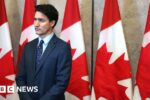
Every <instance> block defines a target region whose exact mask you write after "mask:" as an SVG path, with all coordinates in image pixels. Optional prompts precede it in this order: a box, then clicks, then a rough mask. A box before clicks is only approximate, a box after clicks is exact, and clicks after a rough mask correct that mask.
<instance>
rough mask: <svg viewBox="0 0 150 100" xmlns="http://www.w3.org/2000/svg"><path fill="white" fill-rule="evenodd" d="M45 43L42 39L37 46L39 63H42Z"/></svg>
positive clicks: (37, 60) (37, 61)
mask: <svg viewBox="0 0 150 100" xmlns="http://www.w3.org/2000/svg"><path fill="white" fill-rule="evenodd" d="M43 43H44V41H43V40H41V41H40V43H39V45H38V46H37V59H36V63H37V65H38V64H39V63H40V60H41V57H42V52H43Z"/></svg>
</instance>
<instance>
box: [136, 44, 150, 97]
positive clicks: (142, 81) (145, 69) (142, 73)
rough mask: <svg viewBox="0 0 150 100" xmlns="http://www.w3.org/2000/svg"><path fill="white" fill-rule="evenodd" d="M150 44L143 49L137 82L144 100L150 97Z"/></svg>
mask: <svg viewBox="0 0 150 100" xmlns="http://www.w3.org/2000/svg"><path fill="white" fill-rule="evenodd" d="M149 50H150V43H149V44H148V45H147V46H146V47H145V48H142V51H141V56H140V60H139V65H138V70H137V78H136V82H137V85H138V87H139V91H140V94H141V97H142V100H145V99H146V98H147V97H150V84H149V83H150V72H149V71H150V61H149V60H150V52H149Z"/></svg>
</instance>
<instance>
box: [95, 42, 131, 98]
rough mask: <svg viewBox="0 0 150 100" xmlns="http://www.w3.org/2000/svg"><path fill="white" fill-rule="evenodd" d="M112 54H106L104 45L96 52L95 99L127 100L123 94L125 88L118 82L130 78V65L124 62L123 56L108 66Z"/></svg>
mask: <svg viewBox="0 0 150 100" xmlns="http://www.w3.org/2000/svg"><path fill="white" fill-rule="evenodd" d="M111 55H112V53H110V52H107V49H106V44H105V45H103V47H102V48H100V49H99V50H98V52H97V57H96V68H95V75H94V90H95V94H96V99H98V98H99V97H104V98H107V99H108V100H129V98H128V97H127V96H126V94H125V90H126V89H127V88H126V87H124V86H122V85H119V84H118V83H117V82H118V81H120V80H124V79H128V78H131V73H130V67H129V66H130V65H129V62H128V61H125V60H124V54H123V55H121V56H120V57H119V58H118V59H117V60H116V61H115V62H114V63H112V64H109V60H110V57H111Z"/></svg>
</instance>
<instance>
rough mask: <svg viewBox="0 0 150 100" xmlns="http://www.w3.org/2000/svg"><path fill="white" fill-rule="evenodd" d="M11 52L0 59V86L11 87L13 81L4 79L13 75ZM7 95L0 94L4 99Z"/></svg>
mask: <svg viewBox="0 0 150 100" xmlns="http://www.w3.org/2000/svg"><path fill="white" fill-rule="evenodd" d="M11 53H12V50H11V51H9V52H8V53H6V54H5V55H4V56H3V57H2V58H1V59H0V69H1V70H0V85H4V86H8V85H12V84H13V83H14V81H12V80H9V79H7V78H6V77H7V76H9V75H13V74H14V63H13V57H12V56H11ZM7 94H8V93H0V95H2V96H3V97H6V95H7Z"/></svg>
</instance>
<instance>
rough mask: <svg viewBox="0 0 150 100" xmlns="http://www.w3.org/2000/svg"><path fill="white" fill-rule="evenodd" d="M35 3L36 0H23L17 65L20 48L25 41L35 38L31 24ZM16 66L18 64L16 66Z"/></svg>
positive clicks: (20, 52)
mask: <svg viewBox="0 0 150 100" xmlns="http://www.w3.org/2000/svg"><path fill="white" fill-rule="evenodd" d="M35 4H36V0H25V4H24V16H23V24H22V33H21V36H20V43H19V52H18V61H17V65H18V64H19V62H20V58H21V54H22V49H23V47H24V45H25V44H26V43H27V42H29V41H32V40H33V39H35V38H37V35H36V34H35V28H34V26H33V22H34V14H35ZM17 68H18V66H17ZM17 71H18V69H17Z"/></svg>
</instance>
